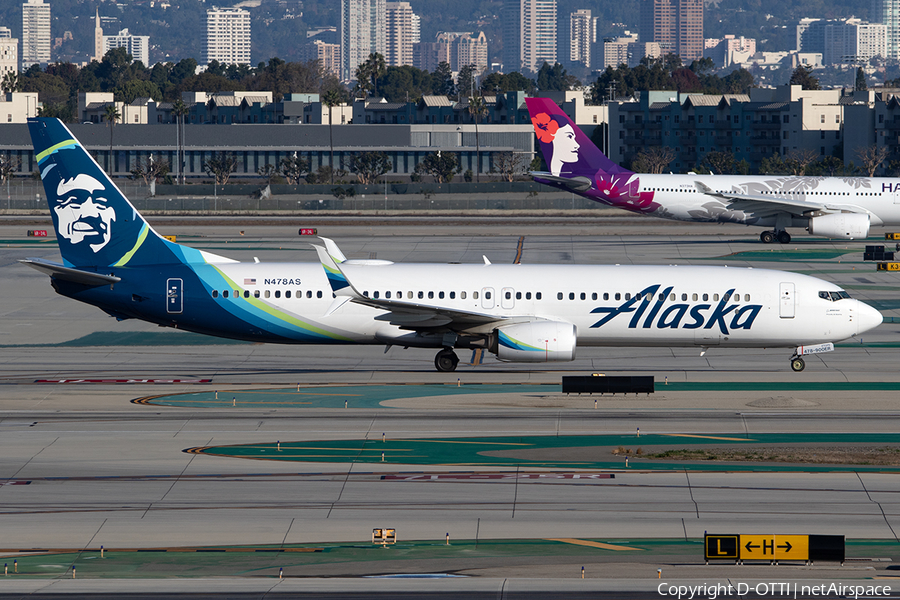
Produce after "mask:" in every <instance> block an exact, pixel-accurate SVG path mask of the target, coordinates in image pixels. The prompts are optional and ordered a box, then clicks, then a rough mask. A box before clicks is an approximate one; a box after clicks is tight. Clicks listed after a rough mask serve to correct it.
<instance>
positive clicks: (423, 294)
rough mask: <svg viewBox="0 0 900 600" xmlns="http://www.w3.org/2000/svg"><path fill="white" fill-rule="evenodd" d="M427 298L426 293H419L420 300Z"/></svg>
mask: <svg viewBox="0 0 900 600" xmlns="http://www.w3.org/2000/svg"><path fill="white" fill-rule="evenodd" d="M424 297H425V292H419V300H421V299H422V298H424Z"/></svg>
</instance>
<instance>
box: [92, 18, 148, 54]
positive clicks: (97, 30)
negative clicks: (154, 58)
mask: <svg viewBox="0 0 900 600" xmlns="http://www.w3.org/2000/svg"><path fill="white" fill-rule="evenodd" d="M105 52H106V50H105V49H104V45H103V25H101V23H100V8H97V10H96V12H95V13H94V55H93V56H92V57H91V58H92V59H93V60H96V61H97V62H100V61H101V60H103V55H104V53H105ZM144 64H145V65H146V63H144Z"/></svg>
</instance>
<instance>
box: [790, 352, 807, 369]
mask: <svg viewBox="0 0 900 600" xmlns="http://www.w3.org/2000/svg"><path fill="white" fill-rule="evenodd" d="M791 368H792V369H793V370H794V371H796V372H798V373H799V372H800V371H802V370H803V369H805V368H806V363H805V362H803V359H802V358H800V357H799V356H798V357H797V358H792V359H791Z"/></svg>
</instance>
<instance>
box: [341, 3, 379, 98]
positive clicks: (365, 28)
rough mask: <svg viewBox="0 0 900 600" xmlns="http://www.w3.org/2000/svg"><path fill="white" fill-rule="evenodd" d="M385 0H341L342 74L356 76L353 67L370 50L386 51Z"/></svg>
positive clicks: (367, 55) (350, 77)
mask: <svg viewBox="0 0 900 600" xmlns="http://www.w3.org/2000/svg"><path fill="white" fill-rule="evenodd" d="M385 4H386V2H385V0H341V61H342V62H343V68H342V76H341V77H342V78H343V79H344V80H347V81H349V80H350V79H352V78H354V77H356V69H357V67H359V65H361V64H362V63H364V62H366V60H367V59H368V58H369V55H370V54H373V53H376V52H377V53H378V54H381V55H382V56H384V55H385V52H386V43H385V39H386V38H385V30H386V28H387V27H386V24H385V19H386V6H385Z"/></svg>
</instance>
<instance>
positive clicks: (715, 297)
mask: <svg viewBox="0 0 900 600" xmlns="http://www.w3.org/2000/svg"><path fill="white" fill-rule="evenodd" d="M718 301H719V295H718V294H713V302H718Z"/></svg>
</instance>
